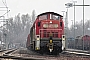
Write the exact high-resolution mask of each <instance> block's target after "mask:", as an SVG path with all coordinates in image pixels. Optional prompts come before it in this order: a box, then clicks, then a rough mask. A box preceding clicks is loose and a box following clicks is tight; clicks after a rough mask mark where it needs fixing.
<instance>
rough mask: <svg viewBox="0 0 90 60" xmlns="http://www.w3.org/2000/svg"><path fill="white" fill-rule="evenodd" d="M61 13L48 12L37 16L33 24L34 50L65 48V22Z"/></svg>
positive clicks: (60, 49)
mask: <svg viewBox="0 0 90 60" xmlns="http://www.w3.org/2000/svg"><path fill="white" fill-rule="evenodd" d="M62 17H63V16H61V15H59V14H57V13H54V12H46V13H42V14H40V15H38V16H37V19H36V21H35V22H34V25H33V31H31V32H33V33H32V34H31V35H33V38H32V39H31V40H32V41H33V42H34V43H33V45H34V50H40V51H41V50H43V51H46V52H48V51H49V52H55V53H56V52H57V53H59V52H62V50H63V49H64V48H65V35H64V23H63V20H62Z"/></svg>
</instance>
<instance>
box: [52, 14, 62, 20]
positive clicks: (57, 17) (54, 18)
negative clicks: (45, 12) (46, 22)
mask: <svg viewBox="0 0 90 60" xmlns="http://www.w3.org/2000/svg"><path fill="white" fill-rule="evenodd" d="M50 19H52V20H60V16H58V15H53V14H50Z"/></svg>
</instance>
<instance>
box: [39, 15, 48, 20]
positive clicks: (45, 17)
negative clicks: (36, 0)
mask: <svg viewBox="0 0 90 60" xmlns="http://www.w3.org/2000/svg"><path fill="white" fill-rule="evenodd" d="M39 20H47V15H41V16H39Z"/></svg>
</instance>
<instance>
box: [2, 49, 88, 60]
mask: <svg viewBox="0 0 90 60" xmlns="http://www.w3.org/2000/svg"><path fill="white" fill-rule="evenodd" d="M68 51H69V50H68ZM70 52H73V51H71V50H70ZM74 52H75V51H74ZM77 53H78V52H77ZM80 53H81V52H80ZM86 54H87V53H86ZM2 58H7V59H17V60H90V55H83V54H82V55H80V54H74V53H68V52H66V51H63V52H62V53H60V54H59V55H57V56H56V55H47V54H44V55H41V54H39V53H36V52H33V51H30V50H27V49H25V48H21V49H17V50H12V51H8V52H5V53H4V54H3V56H2Z"/></svg>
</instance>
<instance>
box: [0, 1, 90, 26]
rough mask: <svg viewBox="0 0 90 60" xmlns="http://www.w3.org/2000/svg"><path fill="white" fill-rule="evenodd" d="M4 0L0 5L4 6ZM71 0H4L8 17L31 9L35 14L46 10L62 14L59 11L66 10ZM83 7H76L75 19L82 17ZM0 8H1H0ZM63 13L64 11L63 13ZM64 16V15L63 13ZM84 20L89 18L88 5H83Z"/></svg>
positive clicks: (78, 2)
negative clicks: (7, 9)
mask: <svg viewBox="0 0 90 60" xmlns="http://www.w3.org/2000/svg"><path fill="white" fill-rule="evenodd" d="M2 1H4V2H5V0H0V7H2V6H5V5H4V4H3V2H2ZM70 1H72V0H6V3H7V6H8V7H9V10H10V12H9V14H8V16H9V17H14V16H15V15H17V14H18V13H20V14H27V13H28V14H30V15H31V13H32V10H35V12H36V15H38V14H40V13H43V12H47V11H53V12H56V13H59V14H61V15H63V13H62V12H61V11H67V9H66V6H65V4H66V3H69V2H70ZM84 3H85V4H87V5H88V4H89V5H90V0H85V2H84ZM76 4H77V5H79V4H83V0H77V3H76ZM82 9H83V8H82V7H81V6H80V7H76V11H75V12H76V15H75V19H76V21H79V20H82V19H83V10H82ZM0 10H3V9H2V8H0ZM73 10H74V9H73V7H70V8H69V9H68V22H69V25H71V20H73V19H74V17H73V15H74V14H73ZM4 13H5V11H0V15H3V14H4ZM64 14H65V13H64ZM64 16H65V15H64ZM84 16H85V20H86V19H90V6H89V7H85V15H84Z"/></svg>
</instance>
